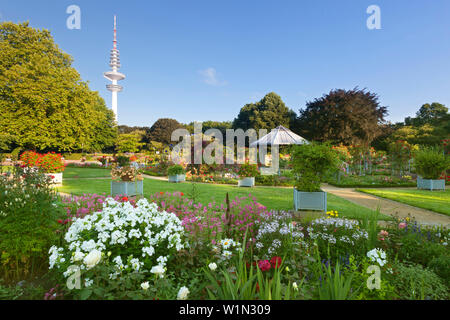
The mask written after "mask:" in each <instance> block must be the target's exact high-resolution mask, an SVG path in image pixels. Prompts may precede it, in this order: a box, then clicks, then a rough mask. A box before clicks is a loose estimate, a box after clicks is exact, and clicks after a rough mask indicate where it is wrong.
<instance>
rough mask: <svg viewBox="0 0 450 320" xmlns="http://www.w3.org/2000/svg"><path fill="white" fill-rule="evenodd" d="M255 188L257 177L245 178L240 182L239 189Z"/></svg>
mask: <svg viewBox="0 0 450 320" xmlns="http://www.w3.org/2000/svg"><path fill="white" fill-rule="evenodd" d="M254 186H255V177H252V178H244V179H241V180H239V181H238V187H247V188H253V187H254Z"/></svg>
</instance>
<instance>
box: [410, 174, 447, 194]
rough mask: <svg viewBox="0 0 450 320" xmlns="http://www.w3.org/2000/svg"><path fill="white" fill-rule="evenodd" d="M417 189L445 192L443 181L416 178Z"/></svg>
mask: <svg viewBox="0 0 450 320" xmlns="http://www.w3.org/2000/svg"><path fill="white" fill-rule="evenodd" d="M417 189H424V190H431V191H433V190H445V180H430V179H422V178H421V177H419V176H418V177H417Z"/></svg>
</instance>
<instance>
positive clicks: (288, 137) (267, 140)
mask: <svg viewBox="0 0 450 320" xmlns="http://www.w3.org/2000/svg"><path fill="white" fill-rule="evenodd" d="M292 144H297V145H301V144H309V142H308V141H307V140H306V139H305V138H302V137H300V136H299V135H297V134H295V133H293V132H292V131H291V130H289V129H287V128H285V127H283V126H279V127H277V128H276V129H273V130H272V131H271V132H270V133H269V134H268V135H265V136H264V137H262V138H261V139H259V140H258V141H255V142H253V143H252V144H250V147H251V148H256V147H258V146H282V145H292ZM279 157H280V154H279V150H278V148H274V149H273V150H272V167H273V165H274V161H275V164H276V167H278V174H281V171H280V169H279Z"/></svg>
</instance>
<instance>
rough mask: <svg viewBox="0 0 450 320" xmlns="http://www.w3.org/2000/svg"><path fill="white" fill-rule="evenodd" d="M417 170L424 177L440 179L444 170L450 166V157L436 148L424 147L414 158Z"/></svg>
mask: <svg viewBox="0 0 450 320" xmlns="http://www.w3.org/2000/svg"><path fill="white" fill-rule="evenodd" d="M414 166H415V168H416V172H417V174H418V175H420V176H421V177H422V178H423V179H432V180H436V179H439V177H440V176H441V174H442V172H444V171H445V170H447V169H448V168H449V167H450V157H448V156H446V155H444V153H443V152H442V151H441V150H439V149H436V148H432V147H428V148H423V149H421V150H420V151H418V152H417V153H416V156H415V158H414Z"/></svg>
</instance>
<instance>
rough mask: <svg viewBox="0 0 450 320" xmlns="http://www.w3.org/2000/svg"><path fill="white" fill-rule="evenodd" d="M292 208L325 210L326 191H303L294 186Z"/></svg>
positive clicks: (296, 209) (297, 209)
mask: <svg viewBox="0 0 450 320" xmlns="http://www.w3.org/2000/svg"><path fill="white" fill-rule="evenodd" d="M294 209H295V211H299V210H318V211H323V212H327V193H326V192H323V191H321V192H303V191H298V190H297V189H295V188H294Z"/></svg>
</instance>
